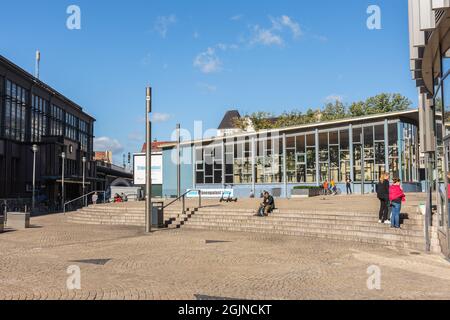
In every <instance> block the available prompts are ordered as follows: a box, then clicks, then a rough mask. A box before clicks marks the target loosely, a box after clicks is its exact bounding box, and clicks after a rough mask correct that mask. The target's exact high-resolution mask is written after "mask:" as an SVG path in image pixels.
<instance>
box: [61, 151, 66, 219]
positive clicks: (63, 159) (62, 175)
mask: <svg viewBox="0 0 450 320" xmlns="http://www.w3.org/2000/svg"><path fill="white" fill-rule="evenodd" d="M61 158H62V173H61V205H62V208H63V211H65V206H64V203H65V198H66V196H65V190H64V173H65V163H64V162H65V159H66V154H65V153H64V152H63V153H62V154H61Z"/></svg>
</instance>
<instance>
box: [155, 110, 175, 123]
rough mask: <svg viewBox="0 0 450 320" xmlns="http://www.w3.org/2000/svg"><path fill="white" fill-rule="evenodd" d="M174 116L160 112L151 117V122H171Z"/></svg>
mask: <svg viewBox="0 0 450 320" xmlns="http://www.w3.org/2000/svg"><path fill="white" fill-rule="evenodd" d="M171 117H172V116H171V115H170V114H168V113H159V112H155V113H153V114H152V115H151V120H152V121H153V122H166V121H169V119H170V118H171Z"/></svg>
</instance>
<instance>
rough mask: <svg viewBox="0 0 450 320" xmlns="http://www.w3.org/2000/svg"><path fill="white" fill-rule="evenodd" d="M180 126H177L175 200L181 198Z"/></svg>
mask: <svg viewBox="0 0 450 320" xmlns="http://www.w3.org/2000/svg"><path fill="white" fill-rule="evenodd" d="M180 144H181V125H180V124H177V198H180V197H181V163H180V158H181V151H180V150H181V149H180Z"/></svg>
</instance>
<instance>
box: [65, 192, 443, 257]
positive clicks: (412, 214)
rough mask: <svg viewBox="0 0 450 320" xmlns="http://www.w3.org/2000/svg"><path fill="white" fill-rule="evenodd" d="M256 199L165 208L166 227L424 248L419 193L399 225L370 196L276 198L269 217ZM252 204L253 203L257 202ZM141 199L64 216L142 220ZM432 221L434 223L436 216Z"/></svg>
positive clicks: (436, 248)
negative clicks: (382, 217)
mask: <svg viewBox="0 0 450 320" xmlns="http://www.w3.org/2000/svg"><path fill="white" fill-rule="evenodd" d="M255 201H256V200H249V199H246V200H241V201H239V202H238V203H233V204H219V203H217V201H209V202H207V201H204V205H203V206H202V208H200V209H198V208H196V207H195V206H194V205H190V206H189V205H188V207H189V208H188V209H186V211H185V212H182V210H181V207H179V206H176V205H175V206H173V207H169V208H166V209H165V212H164V220H165V227H167V228H180V227H183V228H185V229H190V230H215V231H228V232H247V233H249V232H251V233H263V234H277V235H286V236H299V237H312V238H321V239H330V240H345V241H355V242H361V243H371V244H378V245H382V246H392V247H397V248H407V249H411V250H420V251H423V250H424V249H425V240H424V216H423V215H421V214H420V213H419V210H418V209H419V204H423V203H424V196H423V195H421V194H417V195H414V196H410V197H408V202H407V203H406V205H404V206H403V208H402V219H401V222H402V229H400V230H397V229H391V228H390V226H389V225H384V224H379V223H378V202H377V201H376V199H375V200H374V199H373V197H369V196H361V197H329V198H327V199H320V198H316V199H305V200H291V201H288V200H282V201H281V200H279V201H278V202H279V204H280V205H279V206H278V209H277V210H275V211H274V213H273V214H272V215H270V216H269V217H264V218H262V217H257V216H255V211H256V210H255V209H254V208H253V207H254V205H255ZM256 203H257V202H256ZM143 212H144V204H143V203H142V202H140V203H125V204H107V205H97V206H90V207H87V208H84V209H81V210H78V211H77V212H74V213H70V214H68V220H69V221H70V222H74V223H82V224H103V225H129V226H140V227H143V226H144V225H145V221H144V214H143ZM435 220H436V219H434V221H433V225H434V226H436V225H437V221H435ZM430 237H431V250H432V251H433V252H435V253H440V252H441V248H440V245H439V240H438V232H437V228H436V227H431V229H430Z"/></svg>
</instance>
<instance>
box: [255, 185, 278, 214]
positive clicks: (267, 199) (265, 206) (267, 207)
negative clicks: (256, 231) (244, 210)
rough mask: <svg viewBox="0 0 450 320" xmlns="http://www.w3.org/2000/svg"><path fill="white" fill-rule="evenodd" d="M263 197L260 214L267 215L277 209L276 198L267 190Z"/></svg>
mask: <svg viewBox="0 0 450 320" xmlns="http://www.w3.org/2000/svg"><path fill="white" fill-rule="evenodd" d="M263 199H264V200H263V203H262V204H261V207H260V209H259V213H258V215H260V216H261V217H263V216H266V217H267V216H268V215H269V214H270V213H272V212H273V210H275V200H274V198H273V197H272V196H271V195H270V194H269V193H268V192H267V191H266V192H264V195H263Z"/></svg>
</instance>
